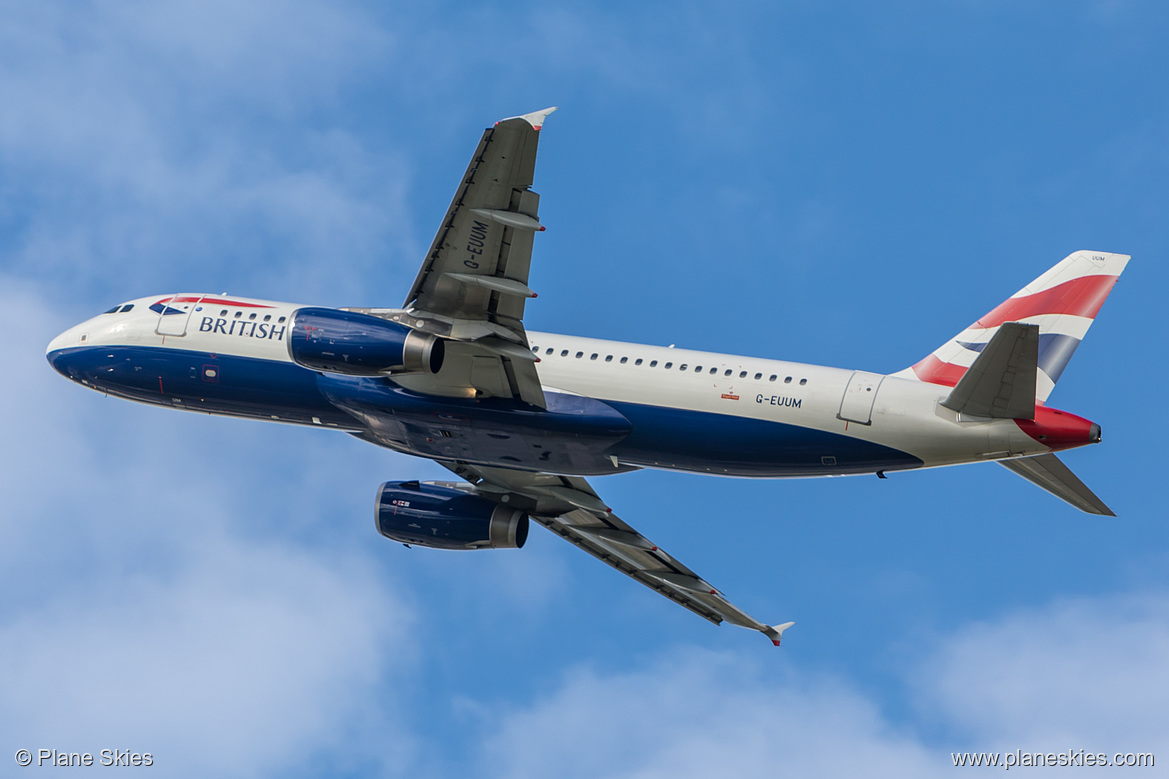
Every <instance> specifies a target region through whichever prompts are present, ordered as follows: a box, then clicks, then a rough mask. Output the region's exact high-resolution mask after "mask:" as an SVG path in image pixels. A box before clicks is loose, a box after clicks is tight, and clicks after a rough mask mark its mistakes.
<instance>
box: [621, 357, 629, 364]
mask: <svg viewBox="0 0 1169 779" xmlns="http://www.w3.org/2000/svg"><path fill="white" fill-rule="evenodd" d="M627 362H629V358H628V357H622V358H621V364H622V365H624V364H625V363H627Z"/></svg>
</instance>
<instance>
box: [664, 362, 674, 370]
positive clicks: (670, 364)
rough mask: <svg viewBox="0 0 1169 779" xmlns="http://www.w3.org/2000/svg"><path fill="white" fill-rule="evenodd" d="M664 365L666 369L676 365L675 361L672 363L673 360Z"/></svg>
mask: <svg viewBox="0 0 1169 779" xmlns="http://www.w3.org/2000/svg"><path fill="white" fill-rule="evenodd" d="M663 367H664V368H665V369H666V370H669V369H670V368H673V367H674V363H672V362H668V363H666V364H665V365H664V366H663Z"/></svg>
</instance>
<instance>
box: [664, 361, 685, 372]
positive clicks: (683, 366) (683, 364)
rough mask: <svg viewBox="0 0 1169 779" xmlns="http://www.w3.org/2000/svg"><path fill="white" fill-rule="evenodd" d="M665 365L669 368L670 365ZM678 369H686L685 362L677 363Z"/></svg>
mask: <svg viewBox="0 0 1169 779" xmlns="http://www.w3.org/2000/svg"><path fill="white" fill-rule="evenodd" d="M666 367H667V368H669V367H670V366H669V365H667V366H666ZM678 370H680V371H684V370H686V363H682V364H681V365H679V366H678Z"/></svg>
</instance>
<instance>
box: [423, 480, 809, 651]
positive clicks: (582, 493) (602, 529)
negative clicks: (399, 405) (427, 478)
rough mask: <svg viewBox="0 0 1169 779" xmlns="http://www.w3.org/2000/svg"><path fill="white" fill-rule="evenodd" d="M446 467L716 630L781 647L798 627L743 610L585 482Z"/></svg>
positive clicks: (478, 488) (791, 623)
mask: <svg viewBox="0 0 1169 779" xmlns="http://www.w3.org/2000/svg"><path fill="white" fill-rule="evenodd" d="M441 464H442V465H444V466H445V467H447V468H449V469H450V470H451V471H453V472H454V473H456V474H458V475H459V476H461V477H462V478H463V479H466V480H467V481H468V482H470V483H471V484H472V485H474V486H475V489H476V492H477V493H478V494H479V495H482V496H483V497H486V498H490V499H492V500H495V501H497V502H499V503H502V504H506V505H508V506H511V507H514V508H517V509H520V510H522V511H527V512H528V514H529V515H530V516H531V518H532V519H534V520H535V521H537V522H539V523H540V524H541V525H543V526H544V527H546V528H548V529H549V530H551V531H552V532H553V533H555V534H556V535H558V536H560V537H561V538H563V539H565V540H566V541H568V542H570V543H572V544H575V545H576V546H578V547H580V548H581V549H583V550H585V551H586V552H588V553H589V554H591V555H592V556H593V557H596V558H597V559H599V560H600V561H601V562H604V563H606V564H608V565H610V566H612V567H613V568H616V569H617V570H618V571H620V572H621V573H623V574H625V575H626V576H629V577H631V578H633V579H636V580H637V581H639V582H641V583H642V584H644V585H645V586H646V587H649V588H650V589H651V590H654V591H655V592H657V593H660V594H661V595H664V596H666V597H667V598H669V599H670V600H672V601H674V602H675V603H677V604H679V605H682V606H685V607H686V608H688V609H690V610H691V611H693V612H694V613H695V614H697V615H699V616H700V617H703V618H705V619H708V620H710V621H711V622H713V623H714V624H716V625H717V624H719V623H721V622H723V621H724V620H725V621H727V622H729V623H731V624H732V625H738V626H740V627H744V628H750V629H751V630H758V631H759V632H760V633H762V634H763V635H765V636H767V637H768V638H770V639H771V642H772V643H773V644H775V645H776V646H779V642H780V637H781V635H782V634H783V631H784V630H786V629H787V628H789V627H791V626H792V625H793V624H795V623H793V622H787V623H785V624H782V625H767V624H764V623H762V622H760V621H758V620H756V619H755V618H754V617H751V616H750V615H748V614H747V613H745V612H744V611H742V610H741V609H739V608H738V607H737V606H735V605H734V604H733V603H731V602H730V601H728V600H727V599H726V597H724V596H723V594H722V593H721V592H719V591H718V590H717V589H715V588H714V587H712V586H711V585H710V584H708V583H707V582H706V581H704V580H703V579H702V578H701V577H699V576H698V574H696V573H694V571H692V570H690V569H689V568H687V567H686V566H685V565H683V564H682V563H680V562H678V561H677V560H675V559H674V558H673V557H671V556H670V555H669V554H667V553H666V552H664V551H662V550H661V549H659V548H658V546H657V544H654V543H653V542H652V541H650V540H649V539H647V538H646V537H645V536H643V535H642V534H641V533H638V532H637V531H636V530H634V529H633V528H632V527H630V526H629V525H628V524H626V523H625V522H623V521H622V520H621V519H620V518H618V517H617V516H616V515H615V514H613V512H612V511H611V510H610V509H609V507H608V506H606V505H605V504H604V502H603V501H602V500H601V499H600V498H599V497H598V496H597V493H596V492H595V491H594V490H593V488H592V487H590V486H589V483H588V482H587V481H585V480H584V479H582V478H580V477H577V476H558V475H554V474H548V473H532V472H528V471H514V470H510V469H506V468H490V467H485V466H478V465H467V464H465V463H446V462H444V463H441Z"/></svg>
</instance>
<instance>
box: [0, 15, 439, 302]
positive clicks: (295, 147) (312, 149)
mask: <svg viewBox="0 0 1169 779" xmlns="http://www.w3.org/2000/svg"><path fill="white" fill-rule="evenodd" d="M9 11H10V12H9V13H6V14H5V15H4V17H3V19H0V102H2V103H3V104H4V105H5V111H4V112H3V114H2V115H0V165H2V166H3V169H4V172H5V176H4V179H5V184H4V185H3V189H2V190H0V197H2V198H3V200H2V201H0V202H2V205H3V206H4V207H3V208H0V227H3V226H4V224H3V223H4V222H5V221H6V222H8V223H9V225H10V226H11V230H10V231H9V233H8V234H7V235H5V234H4V233H3V232H2V231H0V247H3V248H4V249H5V253H6V254H7V255H8V257H9V258H10V262H13V263H14V264H15V267H18V268H20V269H21V270H22V272H24V273H27V274H29V275H37V276H40V277H47V276H53V277H55V278H56V279H57V280H58V281H59V283H60V284H61V286H62V287H65V286H66V285H70V286H74V287H75V286H78V285H87V286H89V287H91V288H92V287H99V288H100V287H101V286H102V285H103V284H104V283H106V281H107V280H108V279H109V278H110V269H111V268H114V269H117V271H118V276H119V277H121V278H123V279H124V278H126V277H127V276H130V275H133V276H134V277H135V278H136V280H137V281H138V283H139V284H143V285H147V287H149V288H152V289H153V288H154V287H156V286H158V285H163V286H159V287H158V289H160V290H165V289H169V288H171V287H172V286H173V285H174V284H175V283H179V282H182V283H186V284H200V283H202V284H221V283H222V278H223V275H224V273H225V271H226V270H227V269H228V268H230V269H231V270H232V279H233V282H234V283H236V284H238V285H240V286H247V287H249V288H251V287H255V289H254V290H251V291H253V294H256V293H259V292H260V290H259V288H258V287H259V284H260V283H261V281H262V282H264V287H265V291H266V293H267V294H281V293H284V294H287V292H288V291H289V289H301V290H303V289H304V288H305V287H306V286H307V285H312V287H313V288H314V289H315V290H317V291H318V294H322V295H355V294H357V293H358V292H359V291H361V290H363V289H365V287H366V285H365V284H364V283H359V282H358V279H359V278H362V279H368V277H369V275H370V273H371V272H372V271H373V270H374V269H375V268H376V269H382V270H383V272H384V268H385V267H386V264H387V259H386V258H387V256H388V257H390V258H393V257H394V255H395V253H403V254H405V255H406V256H408V257H409V258H410V263H411V264H413V262H414V261H415V260H416V257H417V256H419V255H420V253H421V249H418V248H417V243H418V241H417V240H416V239H415V238H414V236H413V235H412V233H411V230H410V227H409V225H408V223H407V224H405V225H403V224H402V222H406V221H407V220H404V219H402V218H401V215H402V214H403V213H405V212H406V211H407V205H408V202H407V200H406V193H407V192H408V188H409V180H410V172H409V166H408V165H407V164H406V162H405V161H404V160H403V158H401V157H399V156H398V155H397V154H396V153H395V152H394V151H393V145H392V142H391V141H390V139H383V140H384V141H385V142H384V143H379V144H377V145H370V144H367V143H366V142H364V141H363V140H361V137H359V136H360V135H361V130H362V129H363V128H362V126H361V125H360V123H357V124H355V123H354V113H353V111H352V110H348V111H345V110H342V109H341V107H340V106H339V105H338V100H339V99H340V97H339V93H340V92H342V91H343V90H344V89H345V88H346V85H348V84H350V82H351V81H352V77H353V76H354V74H359V73H363V72H370V71H374V72H377V71H381V70H383V69H384V68H385V67H386V64H387V62H388V61H389V60H390V59H391V58H392V57H393V56H394V54H395V52H396V51H397V46H396V43H395V41H394V40H393V37H392V36H391V35H390V34H389V33H387V32H385V30H384V28H383V27H381V26H379V25H375V24H371V23H370V20H369V19H367V18H366V17H365V14H364V13H363V12H362V11H361V10H360V9H359V8H356V7H343V6H342V7H338V6H335V5H334V4H330V3H316V2H309V3H289V2H283V1H282V0H268V1H267V2H264V3H248V4H243V5H241V4H238V3H235V4H232V3H213V4H207V3H193V2H175V3H166V4H155V3H143V4H136V5H133V6H125V5H118V6H108V5H104V4H102V5H88V6H86V5H83V6H68V7H66V6H54V5H51V4H38V5H35V6H21V7H14V8H12V9H9ZM312 117H319V119H316V120H314V119H312ZM294 119H295V120H297V121H292V120H294ZM290 128H292V129H290ZM241 256H247V257H248V258H249V263H247V264H246V265H244V266H242V267H241V265H240V263H239V258H240V257H241ZM338 257H344V258H345V264H344V266H343V267H336V266H335V265H334V261H335V260H336V259H337V258H338ZM274 259H278V260H279V267H280V268H281V269H282V273H281V274H279V275H278V276H277V277H276V278H272V274H271V272H270V267H271V262H270V261H271V260H274ZM392 262H393V261H392V259H391V260H390V263H391V266H392ZM286 279H295V281H296V283H295V285H294V284H287V285H286V284H285V280H286ZM145 289H146V288H143V289H140V290H137V294H147V293H146V291H145ZM237 294H244V293H237ZM378 302H380V303H384V300H379V301H378ZM395 302H396V301H395Z"/></svg>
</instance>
